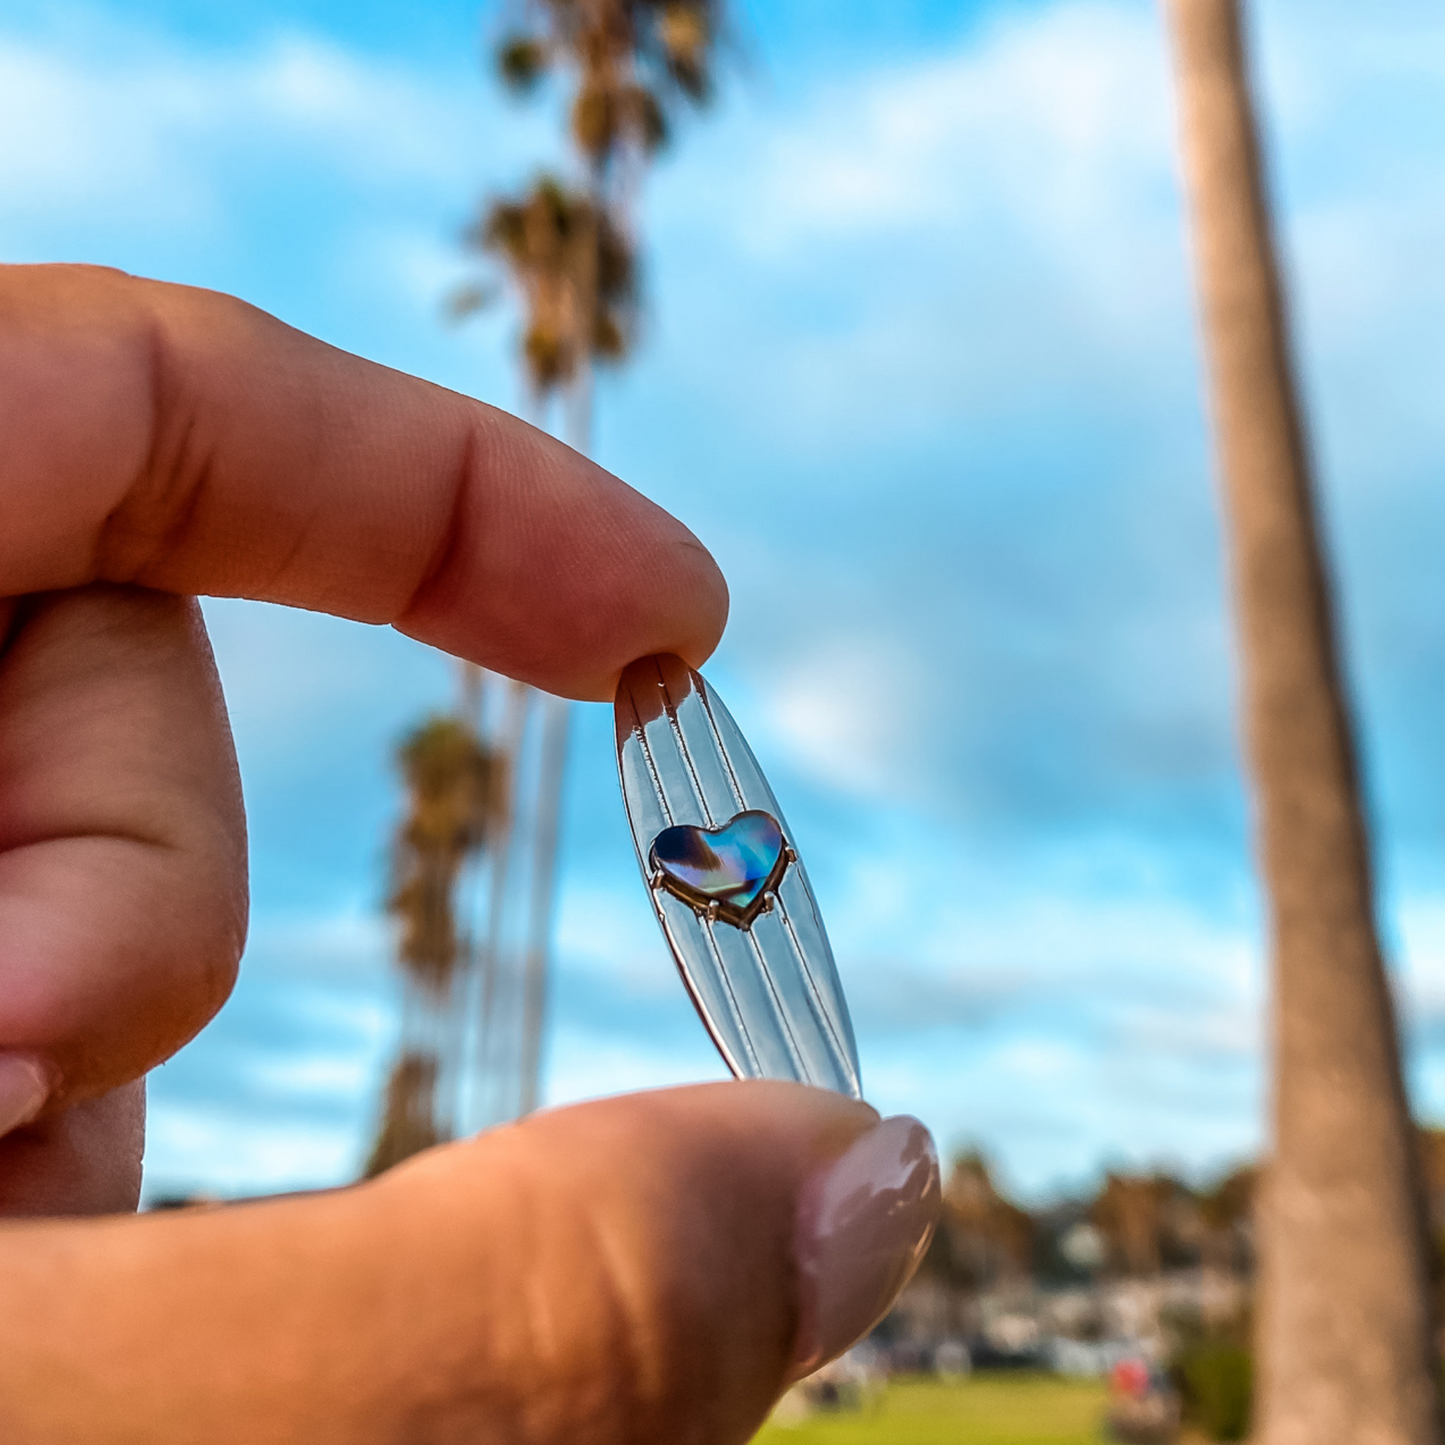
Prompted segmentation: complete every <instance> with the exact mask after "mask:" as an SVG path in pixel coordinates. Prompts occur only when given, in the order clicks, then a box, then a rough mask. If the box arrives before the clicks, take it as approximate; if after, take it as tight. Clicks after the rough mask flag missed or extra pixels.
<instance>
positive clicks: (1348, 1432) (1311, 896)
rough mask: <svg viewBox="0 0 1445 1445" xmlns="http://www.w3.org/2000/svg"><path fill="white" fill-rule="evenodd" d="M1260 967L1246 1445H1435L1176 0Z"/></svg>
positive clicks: (1358, 992)
mask: <svg viewBox="0 0 1445 1445" xmlns="http://www.w3.org/2000/svg"><path fill="white" fill-rule="evenodd" d="M1168 9H1169V11H1170V14H1171V19H1172V24H1173V32H1174V44H1175V50H1176V59H1177V67H1178V79H1179V92H1180V108H1181V129H1182V135H1183V149H1184V156H1185V165H1186V171H1187V177H1188V189H1189V192H1190V200H1191V204H1192V211H1193V220H1194V235H1195V251H1196V264H1197V270H1198V284H1199V292H1200V298H1201V309H1202V313H1203V326H1204V334H1205V341H1206V348H1207V351H1208V355H1209V378H1210V391H1211V396H1212V401H1213V414H1214V424H1215V433H1216V448H1217V453H1218V464H1219V470H1220V473H1221V476H1222V480H1223V488H1224V494H1225V503H1226V506H1225V510H1226V525H1227V531H1228V534H1229V540H1230V549H1231V552H1232V564H1233V574H1234V586H1235V594H1236V608H1237V618H1238V627H1239V640H1240V651H1241V654H1242V660H1243V673H1244V710H1245V722H1246V733H1247V736H1248V745H1249V753H1250V761H1251V765H1252V771H1253V778H1254V789H1255V806H1256V814H1257V826H1258V832H1259V842H1258V847H1259V852H1260V856H1261V863H1262V868H1263V873H1264V880H1265V884H1266V888H1267V891H1268V896H1269V912H1270V927H1271V939H1270V944H1271V956H1272V972H1273V1109H1274V1121H1273V1122H1274V1140H1273V1157H1272V1159H1271V1161H1270V1163H1269V1165H1268V1168H1267V1171H1266V1180H1265V1186H1264V1197H1263V1199H1262V1201H1261V1208H1260V1211H1259V1218H1258V1222H1257V1231H1258V1234H1257V1238H1258V1250H1259V1259H1260V1300H1259V1307H1258V1314H1257V1319H1258V1324H1257V1329H1258V1342H1259V1354H1260V1361H1259V1372H1258V1374H1257V1380H1258V1385H1257V1403H1256V1416H1255V1420H1256V1429H1255V1438H1256V1440H1257V1441H1259V1442H1261V1445H1334V1442H1338V1445H1347V1442H1348V1445H1356V1442H1366V1441H1368V1442H1371V1445H1407V1442H1408V1445H1426V1442H1436V1441H1438V1440H1439V1439H1440V1434H1439V1401H1438V1395H1437V1385H1436V1364H1435V1360H1434V1341H1433V1338H1432V1320H1431V1308H1430V1290H1429V1266H1428V1257H1429V1256H1428V1251H1427V1248H1426V1241H1425V1231H1424V1222H1423V1211H1422V1208H1421V1203H1422V1201H1421V1193H1420V1189H1419V1174H1418V1162H1417V1159H1416V1155H1415V1141H1414V1135H1413V1131H1412V1128H1411V1123H1410V1118H1409V1111H1408V1107H1407V1104H1406V1100H1405V1092H1404V1087H1403V1084H1402V1082H1401V1074H1400V1058H1399V1047H1398V1043H1397V1039H1396V1033H1395V1020H1394V1014H1393V1009H1392V1006H1391V1001H1390V994H1389V988H1388V985H1387V982H1386V978H1385V971H1384V967H1383V964H1382V961H1381V955H1380V948H1379V943H1378V939H1377V936H1376V930H1375V918H1374V904H1373V897H1372V886H1371V878H1370V853H1369V840H1368V837H1367V834H1366V830H1365V824H1364V819H1363V816H1362V810H1361V806H1360V797H1359V786H1358V781H1357V775H1356V767H1355V756H1354V744H1353V739H1352V736H1351V724H1350V717H1349V712H1348V709H1347V707H1346V703H1345V698H1344V688H1343V684H1342V679H1341V673H1340V665H1339V661H1338V657H1337V652H1336V643H1335V636H1334V625H1333V620H1332V617H1331V609H1330V594H1329V582H1328V578H1327V576H1326V572H1325V567H1324V564H1323V560H1322V557H1321V548H1320V540H1319V533H1318V524H1317V520H1316V515H1315V503H1314V497H1313V489H1312V481H1311V476H1310V464H1309V456H1308V449H1307V446H1306V443H1305V437H1304V431H1303V426H1302V423H1301V419H1300V410H1299V404H1298V400H1297V397H1296V391H1295V384H1294V377H1293V372H1292V366H1291V360H1290V354H1289V343H1288V336H1287V331H1286V326H1285V316H1284V306H1283V301H1282V297H1281V291H1280V283H1279V276H1278V271H1277V266H1276V260H1275V254H1274V248H1273V241H1272V237H1271V233H1270V224H1269V215H1268V211H1267V206H1266V201H1265V195H1264V185H1263V179H1262V174H1261V166H1260V159H1259V150H1258V141H1257V136H1256V132H1255V124H1254V116H1253V112H1252V108H1251V101H1250V93H1249V88H1248V83H1247V76H1246V65H1245V59H1244V53H1243V44H1242V39H1241V33H1240V19H1239V14H1238V10H1237V7H1236V4H1235V0H1168Z"/></svg>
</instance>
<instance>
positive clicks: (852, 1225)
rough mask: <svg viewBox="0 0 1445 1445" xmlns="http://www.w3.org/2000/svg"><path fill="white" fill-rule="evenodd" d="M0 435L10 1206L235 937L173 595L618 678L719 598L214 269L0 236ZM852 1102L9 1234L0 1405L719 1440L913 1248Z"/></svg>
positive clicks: (213, 708)
mask: <svg viewBox="0 0 1445 1445" xmlns="http://www.w3.org/2000/svg"><path fill="white" fill-rule="evenodd" d="M0 435H3V436H4V437H5V439H6V447H5V450H4V453H3V454H0V497H3V499H4V504H5V516H6V527H5V529H4V532H3V534H0V598H4V599H9V600H8V601H0V636H3V637H4V651H3V653H0V1131H5V1130H7V1129H8V1132H5V1136H4V1138H3V1139H0V1209H3V1210H4V1211H6V1212H10V1213H13V1214H21V1213H29V1214H43V1213H49V1214H55V1213H72V1214H74V1213H97V1212H104V1211H112V1210H118V1209H122V1208H129V1207H133V1205H134V1201H135V1197H136V1190H137V1187H138V1180H139V1164H140V1151H141V1120H142V1112H143V1105H142V1095H141V1086H140V1084H139V1082H138V1081H139V1080H140V1079H141V1078H142V1077H143V1075H144V1072H145V1071H146V1070H147V1069H149V1068H150V1067H152V1066H153V1065H154V1064H156V1063H157V1062H159V1061H160V1060H161V1059H163V1058H165V1057H167V1056H168V1055H169V1054H170V1053H171V1052H173V1051H174V1050H175V1049H176V1048H178V1047H179V1046H180V1045H181V1044H182V1043H184V1042H185V1041H186V1040H187V1039H188V1038H190V1037H191V1036H192V1035H193V1034H194V1033H195V1032H196V1031H197V1030H198V1029H199V1028H200V1027H201V1026H202V1025H203V1024H204V1023H205V1021H206V1020H207V1019H208V1018H209V1017H210V1015H211V1014H212V1013H213V1012H214V1011H215V1009H216V1008H217V1007H219V1005H220V1003H221V1002H222V1000H223V999H224V997H225V995H226V993H227V992H228V990H229V987H230V984H231V981H232V979H233V977H234V971H235V967H236V962H237V959H238V957H239V953H240V949H241V945H242V942H243V937H244V930H245V914H246V876H245V841H244V822H243V815H242V811H241V804H240V796H239V787H238V783H237V778H236V771H235V763H234V759H233V756H232V752H231V747H230V740H229V735H228V731H227V727H226V721H225V714H224V708H223V705H222V702H221V698H220V693H219V688H218V685H217V683H216V679H215V676H214V669H213V666H212V663H211V659H210V654H209V649H208V646H207V644H206V640H205V635H204V630H203V628H202V626H201V624H200V620H199V614H198V611H197V609H196V607H195V604H194V603H193V602H191V601H189V600H188V598H189V596H190V595H191V594H194V593H211V594H218V595H232V596H248V597H255V598H260V599H264V600H270V601H276V602H283V603H289V604H291V605H295V606H302V607H310V608H316V609H322V610H327V611H331V612H335V613H338V614H340V615H342V616H347V617H353V618H357V619H360V620H363V621H370V622H390V623H392V624H394V625H396V626H398V627H399V628H401V630H403V631H405V632H407V633H409V634H411V635H413V636H416V637H419V638H421V639H423V640H425V641H428V642H431V643H434V644H435V645H437V646H440V647H443V648H445V649H446V650H448V651H451V652H454V653H456V654H458V655H460V656H464V657H469V658H471V659H472V660H474V661H477V662H481V663H484V664H486V665H488V666H491V667H494V668H496V669H498V670H500V671H503V672H506V673H509V674H511V675H512V676H516V677H520V678H523V679H525V680H527V681H531V682H535V683H537V684H538V685H539V686H542V687H544V688H548V689H549V690H551V691H554V692H559V693H563V694H566V695H570V696H575V697H591V698H603V697H607V696H609V695H610V692H611V687H612V684H613V681H614V680H615V678H616V676H617V674H618V672H619V671H620V669H621V668H622V667H623V666H624V665H625V664H626V663H627V662H629V661H630V660H631V659H632V658H634V657H636V656H639V655H642V654H645V653H649V652H658V651H672V652H677V653H679V654H681V655H682V656H683V657H685V658H686V659H688V660H689V661H690V662H693V663H698V662H701V661H702V659H703V658H704V657H705V656H706V654H707V653H708V652H709V651H710V650H711V648H712V646H713V645H714V643H715V642H716V639H717V636H718V634H719V632H720V631H721V627H722V622H723V618H724V614H725V610H726V593H725V589H724V587H723V583H722V580H721V578H720V577H719V575H718V573H717V571H716V568H715V566H714V565H713V563H712V561H711V559H710V558H709V557H708V556H707V554H706V552H705V551H704V550H703V549H702V547H701V546H700V544H699V543H698V542H697V541H696V540H695V539H694V538H693V537H692V536H691V535H690V534H689V533H688V532H687V531H686V530H685V529H684V528H682V527H681V526H680V525H679V524H678V523H676V522H675V521H673V520H672V519H671V518H669V517H667V516H666V515H665V514H664V513H662V512H661V511H659V510H658V509H657V508H655V507H653V506H652V505H651V504H650V503H648V502H647V501H645V500H644V499H643V498H641V497H640V496H638V495H637V494H636V493H634V492H632V491H630V490H629V489H628V488H626V487H625V486H623V484H622V483H620V482H618V481H617V480H616V479H615V478H612V477H610V476H608V475H607V474H606V473H604V472H602V471H601V470H600V469H598V468H596V467H594V466H592V465H591V464H590V463H588V462H587V461H585V460H584V459H582V458H580V457H578V456H577V455H576V454H574V453H572V452H570V451H568V450H567V449H566V448H563V447H561V446H559V445H558V444H557V443H555V442H554V441H552V440H551V439H549V438H547V437H545V436H544V435H542V434H541V433H538V432H536V431H534V430H532V429H530V428H528V427H526V426H524V425H523V424H522V423H520V422H517V421H515V420H513V419H511V418H509V417H506V416H504V415H502V414H501V413H498V412H495V411H493V410H492V409H490V408H488V407H485V406H482V405H480V404H478V403H476V402H472V401H469V400H467V399H465V398H462V397H459V396H456V395H454V394H451V393H448V392H445V391H442V390H440V389H438V388H435V387H431V386H428V385H426V384H425V383H422V382H419V381H416V380H414V379H412V378H408V377H403V376H400V375H397V374H395V373H392V372H388V371H386V370H384V369H383V368H380V367H376V366H372V365H369V364H367V363H365V362H362V361H359V360H358V359H356V358H354V357H350V356H347V355H345V354H343V353H340V352H337V351H334V350H332V349H331V348H328V347H325V346H323V345H321V344H320V343H318V342H315V341H312V340H310V339H308V338H306V337H304V336H301V335H300V334H298V333H296V332H294V331H291V330H290V329H289V328H286V327H284V326H282V325H281V324H280V323H278V322H276V321H274V320H272V319H271V318H269V317H265V316H263V315H261V314H260V313H258V312H255V311H254V310H252V309H250V308H248V307H245V306H242V305H240V304H239V303H236V302H233V301H230V300H227V299H226V298H222V297H218V296H214V295H211V294H208V293H203V292H195V291H188V290H183V289H180V288H170V287H163V286H157V285H154V284H150V283H144V282H138V281H134V280H131V279H129V278H125V277H122V276H120V275H118V274H115V273H107V272H97V271H93V270H89V269H86V268H9V269H4V270H0ZM875 1117H876V1116H874V1115H873V1114H872V1113H871V1111H869V1110H867V1109H866V1108H864V1107H863V1106H859V1105H856V1104H851V1103H848V1102H847V1101H844V1100H841V1099H837V1098H834V1097H832V1096H828V1095H824V1094H820V1093H818V1092H816V1091H812V1090H803V1089H798V1088H795V1087H791V1086H781V1085H729V1086H720V1087H717V1088H712V1089H702V1090H686V1091H676V1092H674V1093H671V1094H657V1095H645V1096H638V1097H635V1098H631V1099H621V1100H614V1101H611V1102H609V1103H607V1104H601V1105H595V1106H589V1107H588V1108H587V1109H582V1110H563V1111H557V1112H556V1113H552V1114H545V1115H541V1116H536V1117H534V1118H532V1119H530V1120H528V1121H526V1122H525V1123H524V1124H522V1125H519V1126H516V1127H514V1128H510V1129H504V1130H500V1131H494V1132H493V1133H492V1134H490V1135H487V1136H484V1137H483V1138H482V1139H480V1140H478V1141H475V1142H472V1143H469V1144H464V1145H457V1146H452V1147H451V1148H449V1149H446V1150H442V1151H436V1152H435V1153H433V1154H432V1155H429V1156H425V1157H423V1158H421V1159H419V1160H417V1161H415V1162H414V1163H413V1164H411V1165H408V1166H407V1167H405V1168H403V1169H401V1170H398V1171H395V1172H394V1173H393V1174H392V1175H389V1176H387V1177H386V1178H385V1179H383V1180H381V1181H378V1182H377V1183H375V1184H373V1185H368V1186H364V1187H361V1188H357V1189H352V1190H346V1191H339V1192H336V1193H334V1194H329V1195H324V1196H318V1197H315V1198H312V1199H304V1200H286V1201H278V1202H276V1203H268V1204H265V1205H256V1206H250V1207H247V1208H243V1209H234V1210H232V1209H228V1210H219V1211H202V1212H199V1213H194V1214H185V1215H182V1216H169V1217H164V1218H161V1217H155V1218H146V1219H142V1220H123V1221H107V1222H104V1223H97V1224H94V1225H88V1226H81V1225H77V1224H68V1225H67V1224H60V1223H48V1224H44V1225H38V1224H37V1225H32V1226H27V1227H25V1228H24V1229H21V1228H19V1227H18V1226H11V1227H10V1228H9V1229H7V1230H4V1231H0V1299H3V1300H4V1301H5V1302H6V1308H5V1309H4V1311H3V1313H0V1426H3V1429H0V1434H3V1437H4V1438H5V1439H6V1440H7V1441H8V1440H16V1441H30V1440H34V1441H47V1442H48V1441H61V1440H66V1441H69V1440H76V1441H79V1440H84V1441H85V1442H87V1445H103V1442H105V1441H108V1440H115V1441H120V1440H127V1441H128V1440H136V1441H139V1440H145V1441H147V1442H149V1445H165V1442H167V1441H171V1440H174V1441H176V1442H180V1441H182V1440H184V1441H192V1440H197V1439H205V1440H207V1441H208V1442H210V1441H220V1440H227V1439H235V1440H238V1441H239V1440H245V1441H248V1442H252V1441H260V1440H276V1441H282V1440H285V1441H289V1440H293V1439H295V1440H297V1441H300V1440H306V1441H307V1442H309V1445H317V1442H324V1441H330V1440H335V1441H358V1442H359V1441H370V1440H378V1441H381V1440H385V1441H388V1442H390V1441H402V1440H405V1441H407V1442H412V1441H430V1440H433V1439H435V1440H449V1439H460V1438H467V1439H473V1438H491V1439H498V1440H512V1439H517V1440H525V1441H534V1442H544V1441H552V1440H554V1439H556V1440H561V1439H563V1438H564V1436H565V1437H566V1438H567V1439H568V1441H569V1445H571V1442H573V1441H577V1440H596V1441H599V1442H601V1441H613V1440H624V1439H666V1440H674V1439H676V1440H685V1439H696V1440H706V1441H711V1440H719V1441H723V1440H733V1439H741V1438H743V1436H744V1434H745V1433H746V1432H747V1431H749V1430H750V1429H751V1428H752V1425H753V1424H755V1423H756V1420H757V1418H758V1417H759V1414H760V1412H761V1411H762V1409H764V1408H765V1407H766V1404H767V1402H768V1400H769V1399H770V1398H771V1395H772V1394H773V1393H774V1392H775V1391H776V1389H777V1388H778V1386H779V1385H780V1383H781V1382H782V1381H783V1380H784V1378H785V1377H786V1376H787V1374H788V1373H789V1371H790V1370H796V1369H798V1368H801V1363H802V1362H806V1361H808V1360H813V1361H816V1360H818V1359H820V1358H821V1357H822V1356H823V1355H825V1354H827V1353H829V1352H832V1351H835V1350H837V1349H839V1348H842V1347H843V1346H844V1345H846V1344H847V1343H848V1341H849V1339H851V1338H852V1336H853V1335H855V1334H856V1333H858V1332H860V1331H861V1330H862V1329H864V1328H866V1326H867V1325H868V1324H869V1323H871V1321H872V1318H873V1317H874V1316H876V1314H877V1313H879V1312H880V1311H881V1310H882V1309H883V1308H884V1307H885V1306H886V1304H887V1302H888V1300H889V1299H890V1298H891V1296H892V1293H893V1292H894V1290H896V1288H897V1287H898V1286H899V1285H901V1283H902V1282H903V1280H904V1279H905V1278H906V1275H907V1273H908V1272H909V1270H911V1267H912V1264H913V1263H914V1262H916V1256H917V1253H918V1251H919V1250H920V1249H921V1247H922V1245H923V1243H925V1242H926V1238H927V1233H928V1229H929V1228H930V1227H931V1219H932V1216H933V1213H934V1212H936V1207H937V1171H936V1164H935V1162H934V1160H933V1155H932V1151H931V1145H930V1144H929V1143H928V1140H927V1136H926V1134H925V1133H924V1132H923V1131H922V1129H921V1128H920V1127H918V1126H916V1125H912V1124H911V1123H910V1122H908V1121H892V1122H890V1123H889V1124H887V1125H885V1126H882V1127H874V1124H875ZM26 1120H29V1122H25V1121H26ZM12 1126H14V1127H12ZM840 1158H841V1160H842V1162H841V1163H835V1162H834V1161H837V1160H839V1159H840ZM830 1169H831V1170H832V1172H831V1173H830V1172H829V1171H830ZM840 1170H841V1171H842V1172H841V1173H839V1172H838V1171H840ZM830 1180H831V1183H829V1182H828V1181H830ZM829 1240H831V1241H832V1243H831V1244H829V1243H828V1242H827V1241H829ZM860 1240H861V1241H863V1243H862V1244H860ZM62 1381H63V1382H64V1383H63V1384H62V1383H61V1382H62ZM654 1427H655V1428H654ZM664 1427H665V1428H664ZM656 1430H661V1431H662V1433H656Z"/></svg>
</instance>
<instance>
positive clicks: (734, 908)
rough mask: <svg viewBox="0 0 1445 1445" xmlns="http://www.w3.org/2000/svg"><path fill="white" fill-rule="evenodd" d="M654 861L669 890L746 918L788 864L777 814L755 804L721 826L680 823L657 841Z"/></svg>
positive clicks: (740, 919) (733, 916)
mask: <svg viewBox="0 0 1445 1445" xmlns="http://www.w3.org/2000/svg"><path fill="white" fill-rule="evenodd" d="M652 866H653V868H654V869H655V870H656V871H657V872H658V873H659V874H660V875H661V878H662V882H663V883H664V884H665V885H666V886H667V888H668V890H669V892H672V893H675V894H676V895H677V896H678V897H679V898H682V899H683V900H684V901H685V902H688V903H691V904H693V905H694V906H696V907H698V908H706V907H708V906H709V905H710V904H713V903H716V904H717V905H718V914H719V916H721V917H723V918H726V919H727V920H728V921H729V922H733V923H746V922H748V921H749V919H750V918H751V917H752V915H753V914H755V913H756V912H757V911H758V908H759V907H760V905H761V903H762V898H763V894H764V893H765V892H766V891H767V890H768V888H769V887H771V886H772V885H773V884H774V883H776V882H777V879H778V876H779V875H780V874H781V872H782V870H783V868H784V867H785V866H786V864H785V862H784V858H783V830H782V829H781V828H780V827H779V826H778V820H777V819H776V818H774V817H773V816H772V814H771V813H764V812H762V811H761V810H759V809H752V810H750V811H748V812H746V813H739V814H738V815H737V816H736V817H735V818H733V819H732V820H731V821H730V822H728V823H724V824H723V825H722V827H720V828H694V827H692V826H690V825H687V824H680V825H679V826H677V827H674V828H664V829H663V830H662V832H660V833H659V834H658V835H657V837H656V838H654V839H653V842H652Z"/></svg>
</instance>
